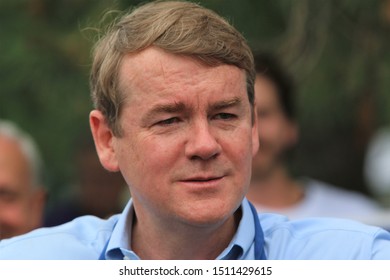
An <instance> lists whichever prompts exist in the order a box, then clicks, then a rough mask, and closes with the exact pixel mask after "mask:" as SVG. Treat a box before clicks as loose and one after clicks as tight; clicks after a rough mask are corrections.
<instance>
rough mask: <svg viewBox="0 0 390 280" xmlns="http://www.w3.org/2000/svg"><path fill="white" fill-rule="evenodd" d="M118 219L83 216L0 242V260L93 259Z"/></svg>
mask: <svg viewBox="0 0 390 280" xmlns="http://www.w3.org/2000/svg"><path fill="white" fill-rule="evenodd" d="M117 220H118V215H115V216H112V217H111V218H109V219H108V220H102V219H99V218H97V217H93V216H83V217H80V218H76V219H74V220H73V221H71V222H68V223H65V224H63V225H60V226H56V227H51V228H41V229H37V230H34V231H32V232H30V233H27V234H24V235H21V236H17V237H14V238H11V239H7V240H2V241H0V259H97V258H98V257H99V255H100V252H101V250H103V248H104V246H105V244H106V242H107V240H108V239H109V237H110V235H111V233H112V230H113V228H114V226H115V224H116V221H117Z"/></svg>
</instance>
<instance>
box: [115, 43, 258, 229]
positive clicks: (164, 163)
mask: <svg viewBox="0 0 390 280" xmlns="http://www.w3.org/2000/svg"><path fill="white" fill-rule="evenodd" d="M120 89H121V92H122V93H124V94H125V95H126V99H125V101H124V104H123V110H122V112H121V116H120V124H121V127H122V130H123V136H121V137H113V139H112V146H113V149H114V151H115V158H116V159H115V160H114V161H115V164H117V166H118V168H119V169H120V170H121V172H122V173H123V175H124V178H125V179H126V181H127V183H128V185H129V186H130V190H131V194H132V198H133V202H134V207H135V209H136V212H137V215H138V216H139V217H143V218H147V219H158V220H159V221H166V222H167V223H169V222H172V221H176V222H179V223H184V224H191V225H197V226H204V225H212V224H216V223H221V222H224V221H226V220H227V218H228V217H231V215H232V214H233V213H234V211H235V210H236V209H237V208H238V206H239V205H240V202H241V200H242V199H243V197H244V195H245V194H246V191H247V188H248V186H249V182H250V173H251V159H252V156H253V155H254V154H255V153H256V151H257V148H258V136H257V126H256V125H253V126H252V121H251V109H250V104H249V101H248V97H247V92H246V80H245V74H244V72H243V71H241V70H240V69H239V68H237V67H234V66H228V65H222V66H218V67H208V66H205V65H202V64H201V63H199V62H197V61H195V60H193V59H191V58H189V57H183V56H177V55H173V54H168V53H166V52H164V51H162V50H160V49H158V48H149V49H146V50H144V51H142V52H141V53H138V54H136V55H133V56H130V55H128V56H125V57H124V60H123V64H122V66H121V69H120ZM115 164H114V165H111V167H112V166H115Z"/></svg>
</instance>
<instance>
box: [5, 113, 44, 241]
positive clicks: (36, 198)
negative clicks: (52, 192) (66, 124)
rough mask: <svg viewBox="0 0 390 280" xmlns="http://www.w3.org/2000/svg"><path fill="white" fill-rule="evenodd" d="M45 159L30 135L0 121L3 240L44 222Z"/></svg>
mask: <svg viewBox="0 0 390 280" xmlns="http://www.w3.org/2000/svg"><path fill="white" fill-rule="evenodd" d="M41 169H42V159H41V157H40V154H39V151H38V149H37V146H36V144H35V143H34V141H33V139H32V138H31V136H29V135H27V134H26V133H25V132H23V131H22V130H21V129H20V128H18V127H17V126H16V125H15V124H13V123H12V122H10V121H5V120H0V239H4V238H9V237H13V236H16V235H20V234H23V233H27V232H29V231H31V230H33V229H35V228H38V227H40V226H41V225H42V219H43V212H44V206H45V201H46V191H45V188H44V187H43V179H42V170H41Z"/></svg>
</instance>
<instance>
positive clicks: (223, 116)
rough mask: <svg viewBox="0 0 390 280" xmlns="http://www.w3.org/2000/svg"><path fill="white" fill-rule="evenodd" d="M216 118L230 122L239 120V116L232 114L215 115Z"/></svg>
mask: <svg viewBox="0 0 390 280" xmlns="http://www.w3.org/2000/svg"><path fill="white" fill-rule="evenodd" d="M214 118H215V119H219V120H230V119H235V118H237V116H236V115H234V114H230V113H219V114H217V115H215V117H214Z"/></svg>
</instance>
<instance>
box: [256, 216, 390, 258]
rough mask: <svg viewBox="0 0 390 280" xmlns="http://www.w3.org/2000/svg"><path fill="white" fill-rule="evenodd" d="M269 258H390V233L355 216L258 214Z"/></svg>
mask: <svg viewBox="0 0 390 280" xmlns="http://www.w3.org/2000/svg"><path fill="white" fill-rule="evenodd" d="M259 218H260V221H261V225H262V227H263V230H264V237H265V246H266V251H267V255H268V257H269V258H270V259H330V260H336V259H390V233H388V232H386V231H385V230H383V229H380V228H378V227H372V226H368V225H364V224H361V223H358V222H355V221H352V220H346V219H333V218H310V219H302V220H296V221H288V220H287V218H285V217H283V216H280V215H273V214H265V215H260V216H259Z"/></svg>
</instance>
